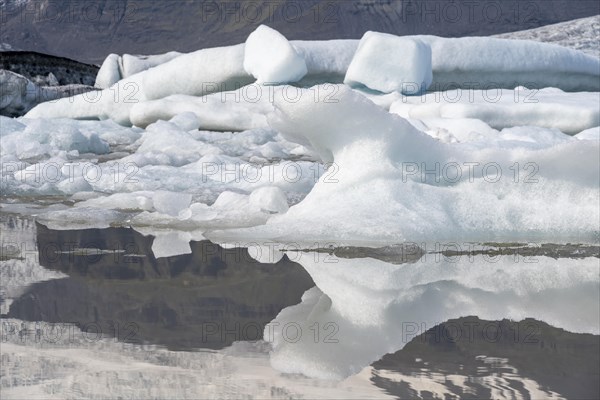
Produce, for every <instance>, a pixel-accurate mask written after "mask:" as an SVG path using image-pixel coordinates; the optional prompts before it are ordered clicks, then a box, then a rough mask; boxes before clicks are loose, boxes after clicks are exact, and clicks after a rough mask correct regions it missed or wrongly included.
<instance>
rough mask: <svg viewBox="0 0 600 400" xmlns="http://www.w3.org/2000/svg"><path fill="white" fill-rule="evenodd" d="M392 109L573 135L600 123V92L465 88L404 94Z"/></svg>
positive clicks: (403, 113)
mask: <svg viewBox="0 0 600 400" xmlns="http://www.w3.org/2000/svg"><path fill="white" fill-rule="evenodd" d="M390 112H393V113H396V114H398V115H400V116H402V117H404V118H413V119H420V120H425V122H426V120H427V119H430V118H446V119H457V118H472V119H479V120H481V121H484V122H485V123H487V124H488V125H490V126H491V127H492V128H495V129H503V128H507V127H511V126H541V127H546V128H555V129H559V130H560V131H562V132H564V133H567V134H570V135H574V134H577V133H579V132H581V131H584V130H586V129H590V128H594V127H597V126H599V125H600V93H597V92H578V93H565V92H563V91H561V90H560V89H555V88H547V89H542V90H529V89H527V88H523V87H520V88H516V89H515V90H509V89H490V90H466V89H457V90H452V91H445V92H435V93H428V94H425V95H422V96H411V97H408V96H405V97H402V99H399V100H397V101H395V102H394V103H393V104H392V105H391V107H390Z"/></svg>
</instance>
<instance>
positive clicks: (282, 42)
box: [27, 27, 600, 125]
mask: <svg viewBox="0 0 600 400" xmlns="http://www.w3.org/2000/svg"><path fill="white" fill-rule="evenodd" d="M269 29H270V28H265V27H261V28H259V31H257V32H255V33H256V36H254V37H253V38H252V40H251V41H250V42H251V43H255V46H254V45H253V47H255V48H256V49H258V50H256V49H255V50H253V51H252V53H251V55H250V54H249V56H248V60H247V61H250V60H252V63H251V64H252V65H253V69H252V70H253V71H254V70H255V69H256V68H258V66H260V68H258V69H256V71H259V70H260V71H262V72H260V73H261V74H265V77H264V78H263V77H260V78H259V80H260V81H262V80H264V79H266V78H267V77H269V78H272V79H274V80H275V81H282V82H280V83H285V81H296V80H298V79H300V77H301V75H302V74H301V73H300V72H302V71H304V66H305V67H306V71H307V73H306V76H304V78H302V80H301V81H300V83H301V84H303V85H310V84H315V83H324V82H340V81H342V80H343V77H344V75H345V74H346V72H347V70H348V68H349V66H350V64H351V63H352V62H354V63H355V65H359V66H360V64H364V62H366V60H364V57H365V54H362V53H364V52H359V54H357V55H356V57H354V56H355V52H356V48H357V46H358V42H357V41H325V42H319V41H315V42H303V41H297V42H287V40H286V39H285V38H284V37H283V36H281V37H280V36H277V37H278V40H277V41H276V42H277V43H279V45H278V47H277V48H278V49H285V52H284V53H285V54H283V53H281V54H280V55H279V56H278V57H275V59H274V60H266V59H265V58H264V57H262V56H261V54H262V51H266V50H265V48H266V47H261V43H260V42H261V40H260V39H261V38H263V40H265V39H264V36H265V35H266V36H267V37H273V36H276V32H274V31H272V30H269ZM261 32H262V33H261ZM265 32H267V33H269V34H265ZM277 35H278V34H277ZM377 37H378V36H377ZM396 39H397V40H392V42H397V43H404V42H406V41H407V40H416V39H418V40H420V41H422V42H424V43H426V44H428V45H429V46H430V47H431V52H432V70H433V83H432V85H431V87H430V90H434V91H436V90H448V89H452V88H455V87H457V86H458V87H461V88H473V89H478V88H480V89H490V88H509V89H513V88H515V87H517V86H521V85H524V86H528V87H530V88H537V87H557V88H560V89H562V90H567V91H578V90H580V91H582V90H583V91H599V90H600V79H599V76H600V60H599V59H598V58H595V57H592V56H588V55H586V54H583V53H581V52H578V51H574V50H570V49H567V48H564V47H561V46H557V45H550V44H543V43H537V42H532V41H523V40H504V39H495V38H477V37H476V38H456V39H445V38H439V37H434V36H412V37H405V38H396ZM271 41H273V40H271ZM268 45H270V43H269V44H265V46H268ZM401 47H402V46H401ZM278 51H279V50H278ZM281 51H283V50H281ZM269 54H270V53H269ZM278 54H279V53H278ZM369 54H370V55H371V56H372V57H374V58H375V62H376V63H378V62H379V61H381V60H385V59H386V57H388V54H387V52H386V51H383V50H381V49H380V48H378V47H377V46H375V48H374V49H373V51H372V52H369ZM263 56H264V54H263ZM165 57H166V56H165ZM109 58H110V59H107V61H106V63H107V67H106V69H105V71H102V74H101V76H100V78H101V81H106V82H111V81H113V80H114V79H116V77H117V73H116V71H115V69H114V64H115V63H117V65H118V59H116V58H115V57H114V56H111V57H109ZM165 59H168V57H166V58H165ZM244 59H245V45H244V44H240V45H236V46H229V47H219V48H211V49H204V50H199V51H196V52H194V53H189V54H184V55H180V56H177V57H175V58H174V59H171V60H170V61H168V62H165V63H162V64H159V65H156V66H154V67H153V68H149V69H146V70H144V71H142V72H140V73H137V74H133V75H131V76H129V77H126V78H124V79H122V80H120V81H119V82H117V83H115V84H114V85H112V86H111V87H109V88H108V89H105V90H103V91H100V92H94V93H86V94H82V95H78V96H74V97H71V98H68V99H61V100H59V101H56V102H53V103H44V104H40V105H39V106H37V107H35V108H34V109H33V110H31V111H30V112H29V113H28V114H27V116H28V117H30V118H60V117H63V118H76V119H106V118H110V119H113V120H115V121H117V122H118V123H120V124H123V125H131V122H132V121H131V116H130V112H131V109H132V108H133V106H134V105H135V104H138V103H143V102H146V101H150V100H158V99H162V98H165V97H167V96H170V95H176V94H181V95H190V96H203V95H207V94H210V93H214V92H223V91H231V90H237V89H239V88H240V87H242V86H244V85H248V84H250V83H253V82H254V81H255V78H254V77H253V76H252V75H250V74H249V73H248V72H247V71H246V70H245V69H244ZM302 59H304V64H302ZM153 60H154V61H152V62H155V61H156V62H157V63H158V62H160V61H162V60H163V59H161V58H160V57H157V58H156V59H153ZM361 60H362V61H361ZM419 60H420V61H423V59H421V58H419ZM267 61H268V62H267ZM413 61H414V60H413ZM368 62H369V63H370V62H372V60H368ZM148 63H149V64H143V63H142V62H141V61H140V62H139V63H137V64H136V68H137V69H140V68H145V67H147V66H149V65H151V63H150V62H149V61H148ZM142 64H143V65H142ZM407 64H408V62H407ZM110 65H113V67H110ZM402 65H406V64H402ZM416 65H422V63H420V62H419V63H416ZM357 68H358V67H357ZM419 68H420V67H419ZM358 69H361V68H358ZM362 70H363V71H364V69H362ZM256 71H254V72H253V73H256V74H258V72H256ZM265 71H267V72H265ZM390 71H393V68H392V69H390V68H386V69H385V70H383V69H382V70H381V73H382V74H384V75H386V76H385V77H383V76H382V77H379V76H374V75H371V76H369V77H368V78H367V77H364V76H363V77H362V78H360V79H359V81H362V80H367V81H369V82H372V86H373V87H376V88H379V90H383V91H393V90H396V88H397V82H398V79H399V78H398V76H396V75H394V76H387V75H388V74H391V73H392V72H390ZM402 71H404V72H407V69H406V68H402ZM350 72H352V70H351V71H350ZM404 72H403V73H402V74H401V75H402V78H400V79H401V80H404V79H413V78H414V79H415V80H422V79H421V78H422V76H421V75H422V74H421V73H417V74H415V71H412V72H411V74H409V75H406V74H405V73H404ZM421 72H422V71H421ZM352 75H353V73H351V74H350V76H348V79H349V81H352V80H353V78H352ZM363 75H364V74H363ZM425 75H426V78H425V81H427V80H428V72H427V71H426V74H425ZM411 77H412V78H411ZM365 78H366V79H365ZM417 78H418V79H417ZM376 81H377V82H379V84H377V83H375V82H376ZM385 81H388V82H389V81H391V82H396V84H395V85H391V86H390V85H382V84H381V82H385ZM362 83H365V84H367V86H368V84H369V83H368V82H362ZM421 83H422V82H415V84H416V85H420V84H421Z"/></svg>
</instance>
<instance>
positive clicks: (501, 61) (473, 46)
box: [415, 35, 600, 91]
mask: <svg viewBox="0 0 600 400" xmlns="http://www.w3.org/2000/svg"><path fill="white" fill-rule="evenodd" d="M415 37H416V38H418V39H420V40H422V41H424V42H425V43H428V44H429V45H430V46H431V52H432V57H433V60H432V62H433V83H432V85H431V90H447V89H452V88H455V87H457V86H458V87H462V88H475V89H489V88H506V89H514V88H515V87H517V86H526V87H530V88H544V87H557V88H559V89H562V90H566V91H600V79H599V77H600V59H598V58H596V57H592V56H589V55H587V54H585V53H582V52H580V51H576V50H572V49H568V48H565V47H562V46H558V45H554V44H547V43H539V42H534V41H530V40H511V39H497V38H490V37H464V38H440V37H437V36H426V35H425V36H415ZM477 86H479V87H477Z"/></svg>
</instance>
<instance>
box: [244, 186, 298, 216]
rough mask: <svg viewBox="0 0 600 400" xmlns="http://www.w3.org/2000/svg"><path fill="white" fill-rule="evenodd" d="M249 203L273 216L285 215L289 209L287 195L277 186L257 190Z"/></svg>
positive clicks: (251, 195)
mask: <svg viewBox="0 0 600 400" xmlns="http://www.w3.org/2000/svg"><path fill="white" fill-rule="evenodd" d="M249 201H250V204H251V205H252V206H254V207H256V208H259V209H260V210H261V211H265V212H268V213H273V214H283V213H285V212H286V211H287V210H288V208H289V206H288V203H287V199H286V197H285V194H284V193H283V191H282V190H281V189H280V188H278V187H277V186H267V187H262V188H259V189H256V190H255V191H253V192H252V194H250V199H249Z"/></svg>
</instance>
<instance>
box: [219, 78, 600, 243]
mask: <svg viewBox="0 0 600 400" xmlns="http://www.w3.org/2000/svg"><path fill="white" fill-rule="evenodd" d="M311 93H312V91H311ZM336 100H337V102H326V101H325V98H324V97H321V98H319V101H315V100H314V99H313V97H312V94H311V95H310V96H309V95H306V96H304V97H302V99H301V100H300V101H298V102H296V103H289V102H286V101H283V100H282V99H281V98H279V97H276V99H275V106H276V110H275V112H274V113H273V114H271V115H270V117H269V123H270V125H271V127H272V128H273V129H275V130H277V131H279V132H280V133H282V134H283V135H285V137H287V138H288V140H291V141H296V142H298V143H300V144H303V145H305V146H310V147H311V148H312V149H314V150H315V151H316V152H317V153H318V154H319V155H320V157H321V159H322V160H323V161H324V162H326V163H332V164H331V167H330V169H329V170H328V172H327V173H325V174H324V175H323V176H322V177H321V178H320V180H319V181H318V182H317V184H316V185H315V187H314V188H313V190H312V191H311V192H310V193H308V195H307V196H306V198H305V199H304V200H302V202H300V203H299V204H297V205H294V206H292V207H290V210H289V211H288V212H287V213H286V214H283V215H280V216H274V217H272V218H271V219H269V221H268V222H267V224H266V225H265V226H261V227H255V228H251V229H248V230H243V231H241V232H240V233H239V234H241V235H250V236H251V237H264V238H270V239H273V238H278V239H279V240H285V241H288V240H289V241H299V240H300V241H301V240H302V238H303V237H311V238H315V239H321V240H336V241H342V242H344V241H350V242H352V241H354V242H361V241H366V242H377V241H380V242H387V243H389V242H402V241H405V240H422V239H428V240H431V239H439V240H445V239H447V240H452V239H456V238H457V237H460V238H464V239H465V240H472V241H485V240H489V239H491V238H496V239H500V238H510V239H509V240H515V238H551V239H552V240H568V239H569V238H577V240H580V241H581V240H583V241H589V240H593V238H594V237H595V235H596V234H597V232H598V231H599V226H598V220H599V218H600V210H598V207H597V204H598V202H599V201H600V199H599V193H598V190H597V187H598V183H599V181H600V176H599V164H600V160H599V159H598V157H597V155H598V152H599V151H600V148H599V144H598V143H597V142H594V141H587V140H578V139H576V138H572V137H569V136H567V135H564V134H562V133H560V132H558V131H547V130H543V129H542V128H538V130H535V129H527V128H522V129H517V130H514V131H512V132H511V131H506V132H505V133H504V134H502V135H500V137H499V138H497V140H495V141H492V142H491V143H487V142H486V140H487V138H486V137H485V135H484V136H483V137H480V136H475V137H473V138H472V140H471V141H465V142H459V143H444V142H442V141H439V140H436V139H435V138H433V137H431V136H429V135H427V134H425V133H424V132H421V131H419V130H418V129H416V128H415V127H413V125H412V124H411V123H410V122H409V121H407V120H406V119H404V118H401V117H400V116H398V115H394V114H390V113H388V112H387V111H385V110H384V109H382V108H379V107H378V106H376V105H375V104H374V103H372V102H371V101H370V100H368V99H367V98H365V97H364V96H362V95H360V94H358V93H356V92H354V91H352V90H350V89H348V88H345V87H340V89H339V92H338V96H337V99H336ZM373 204H377V213H373ZM223 234H224V235H227V233H223Z"/></svg>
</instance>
